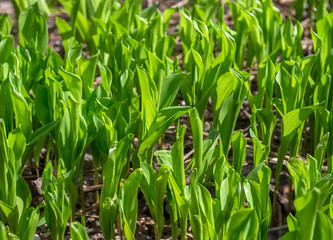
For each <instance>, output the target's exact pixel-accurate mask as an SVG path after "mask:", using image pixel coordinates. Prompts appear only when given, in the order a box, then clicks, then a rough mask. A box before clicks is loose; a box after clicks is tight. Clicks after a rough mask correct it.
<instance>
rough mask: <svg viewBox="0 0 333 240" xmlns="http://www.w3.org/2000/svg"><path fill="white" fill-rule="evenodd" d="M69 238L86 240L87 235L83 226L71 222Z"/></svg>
mask: <svg viewBox="0 0 333 240" xmlns="http://www.w3.org/2000/svg"><path fill="white" fill-rule="evenodd" d="M70 232H71V238H72V239H77V240H88V239H89V237H88V234H87V232H86V230H85V228H84V226H83V225H82V224H81V223H79V222H72V223H71V224H70Z"/></svg>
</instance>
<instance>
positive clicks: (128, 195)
mask: <svg viewBox="0 0 333 240" xmlns="http://www.w3.org/2000/svg"><path fill="white" fill-rule="evenodd" d="M142 174H143V170H142V169H139V168H138V169H135V170H134V172H132V173H131V175H130V176H129V177H128V178H127V179H126V180H125V181H124V183H123V185H122V187H121V191H120V207H121V212H122V215H123V221H124V234H125V237H126V239H133V240H134V239H135V238H134V234H135V228H136V220H137V214H138V197H137V194H138V188H139V184H140V179H141V176H142Z"/></svg>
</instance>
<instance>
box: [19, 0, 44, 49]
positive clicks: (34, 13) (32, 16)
mask: <svg viewBox="0 0 333 240" xmlns="http://www.w3.org/2000/svg"><path fill="white" fill-rule="evenodd" d="M18 27H19V37H20V44H21V45H22V46H24V47H26V46H28V44H29V43H30V41H33V43H34V45H35V48H36V50H39V51H40V52H41V53H42V54H44V53H45V52H46V49H47V45H48V41H49V37H48V28H47V18H46V16H45V15H44V14H42V12H41V11H40V8H39V6H38V4H37V3H35V4H33V5H32V6H30V7H29V8H27V9H25V10H24V11H23V12H21V14H20V16H19V19H18Z"/></svg>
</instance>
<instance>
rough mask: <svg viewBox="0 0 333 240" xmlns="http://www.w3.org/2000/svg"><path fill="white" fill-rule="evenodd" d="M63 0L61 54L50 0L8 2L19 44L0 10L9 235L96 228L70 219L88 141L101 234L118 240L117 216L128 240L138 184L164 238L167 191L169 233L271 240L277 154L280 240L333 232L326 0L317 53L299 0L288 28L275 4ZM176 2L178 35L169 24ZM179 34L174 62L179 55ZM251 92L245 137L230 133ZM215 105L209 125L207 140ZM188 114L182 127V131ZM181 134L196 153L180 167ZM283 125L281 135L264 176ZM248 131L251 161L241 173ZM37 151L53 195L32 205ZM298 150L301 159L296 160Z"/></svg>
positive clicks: (2, 232) (316, 27)
mask: <svg viewBox="0 0 333 240" xmlns="http://www.w3.org/2000/svg"><path fill="white" fill-rule="evenodd" d="M53 2H54V1H53ZM59 2H60V3H61V4H62V6H63V8H64V11H66V12H68V14H69V15H70V22H67V21H65V20H64V19H61V18H56V25H57V28H58V30H59V32H60V34H61V36H62V42H63V47H64V50H65V55H64V57H61V56H60V55H59V54H58V53H57V52H55V51H54V50H53V49H52V48H48V40H49V39H48V27H47V21H48V16H49V14H50V9H49V7H48V5H47V4H46V3H45V2H44V1H43V0H38V1H27V0H26V1H24V0H20V1H19V0H13V3H14V6H15V10H16V13H17V16H18V18H17V20H18V32H19V42H18V45H17V47H14V36H13V35H11V30H12V25H13V23H12V19H11V18H10V17H9V16H8V15H7V14H4V15H2V16H0V103H1V107H0V171H1V173H0V178H1V179H0V220H1V222H2V223H1V222H0V239H3V240H6V239H21V240H32V239H34V234H35V232H36V229H37V227H38V226H40V225H42V224H45V223H46V224H47V226H48V228H49V231H50V233H51V236H52V239H54V240H58V239H63V237H64V234H65V231H66V226H67V223H68V222H70V234H71V237H72V239H88V235H87V233H86V232H85V229H84V226H83V225H82V224H81V223H78V222H75V221H76V220H78V219H76V217H75V216H76V214H75V213H76V209H75V204H76V202H77V200H78V197H79V195H80V196H81V200H83V201H84V198H83V189H82V181H83V163H84V157H85V153H86V152H87V151H88V150H89V151H90V152H91V153H92V157H93V163H94V171H95V175H96V177H97V178H96V179H97V181H98V174H99V173H98V170H100V169H101V171H102V177H103V187H102V189H101V192H100V195H98V196H96V201H99V203H100V213H99V222H100V227H101V231H102V233H103V235H104V237H105V239H107V240H109V239H113V238H115V228H116V227H118V228H119V229H120V230H121V233H123V234H124V236H125V237H126V239H134V238H135V231H136V220H137V212H138V198H137V193H138V190H139V189H141V190H140V191H142V193H143V194H144V197H145V199H146V202H147V204H148V207H149V210H150V213H151V215H152V217H153V219H154V222H155V237H156V239H160V237H161V234H162V231H163V228H164V223H165V216H164V215H165V214H164V212H165V211H164V207H165V202H166V204H168V208H169V212H170V219H171V228H172V237H173V239H176V238H177V237H180V238H181V239H186V238H187V235H186V233H187V232H188V227H189V226H188V224H189V225H190V226H191V231H192V234H193V236H194V238H195V239H266V238H267V234H268V229H269V227H270V225H271V221H274V219H275V218H276V216H277V215H276V214H277V198H278V192H279V177H280V174H281V171H282V167H283V164H284V163H286V165H287V169H288V172H289V175H290V178H291V183H292V184H293V186H294V191H295V201H294V205H295V208H296V214H295V215H292V214H290V215H289V216H288V218H287V223H288V228H289V232H288V233H286V234H285V235H284V236H283V237H282V239H302V240H304V239H333V138H332V133H331V131H332V126H333V125H332V124H333V122H332V121H333V105H332V102H333V84H331V83H332V80H331V76H332V73H333V72H332V71H333V51H332V47H333V13H329V12H328V9H329V6H332V1H328V0H323V1H318V2H317V1H314V0H312V1H308V2H309V3H308V4H309V6H310V7H311V8H314V7H316V9H317V11H316V12H315V14H313V15H312V16H311V22H312V25H313V28H312V29H311V36H312V41H313V49H314V53H313V54H312V55H306V56H304V55H303V48H302V37H303V27H302V25H301V24H300V23H299V21H301V20H302V13H303V11H304V7H305V3H306V1H305V0H303V1H296V4H295V9H296V17H297V19H298V20H299V21H297V20H296V21H295V22H294V23H293V22H292V21H291V19H286V20H284V21H283V20H282V19H283V17H282V15H281V13H280V11H279V10H278V9H277V8H276V7H275V6H274V5H273V3H272V1H271V0H261V1H259V0H251V1H247V0H238V1H231V0H227V1H225V2H226V4H225V5H224V4H220V1H217V0H195V1H193V5H188V6H186V7H184V8H181V9H166V10H165V11H164V12H163V13H161V12H160V11H159V10H157V9H156V6H155V5H153V6H151V7H148V8H145V9H142V0H126V1H124V2H123V3H122V4H120V3H119V1H107V0H95V1H93V0H80V1H79V0H77V1H66V0H59ZM330 4H331V5H330ZM225 9H229V10H230V11H231V14H232V20H233V23H234V25H233V28H231V27H230V26H228V25H227V24H226V22H225V20H224V13H225ZM175 11H179V14H180V23H179V24H178V32H177V33H173V34H168V27H169V21H170V19H171V16H172V15H173V14H174V12H175ZM178 38H179V39H180V41H181V46H182V56H183V57H182V59H181V64H180V61H179V59H178V58H177V57H176V55H177V54H176V52H175V50H174V48H175V46H176V44H177V41H178V40H177V39H178ZM83 46H84V49H83ZM83 51H86V52H88V53H89V56H90V57H88V58H84V57H83V56H82V53H83ZM251 69H256V71H255V73H256V74H253V73H252V70H251ZM96 77H100V79H101V84H99V85H97V86H96V85H95V84H94V83H95V79H96ZM253 77H254V78H253ZM253 82H255V83H256V84H253ZM251 86H252V88H251ZM253 86H255V89H253ZM179 92H180V94H179ZM180 96H181V98H182V99H183V100H184V102H185V106H182V105H180V104H179V101H178V100H179V99H178V98H179V97H180ZM245 99H246V100H247V101H248V104H249V106H250V108H251V113H252V115H251V117H250V122H251V129H250V134H251V139H246V138H245V137H244V136H243V131H242V130H238V131H235V126H236V121H237V118H238V116H239V113H240V110H241V107H242V105H243V103H244V100H245ZM208 104H209V105H210V106H211V107H210V108H209V109H211V112H212V114H213V123H212V126H211V128H210V130H209V135H208V136H207V137H206V138H205V139H203V136H204V135H203V122H204V118H205V111H207V105H208ZM184 116H185V118H187V119H188V124H187V125H186V126H181V124H180V118H181V117H184ZM173 124H174V126H175V129H176V141H175V142H174V143H173V146H172V149H171V151H168V150H163V149H162V148H163V138H164V133H165V131H166V130H167V129H168V128H169V127H170V126H171V125H173ZM187 131H188V132H190V134H191V136H192V139H193V148H194V153H193V157H192V160H191V162H190V165H189V166H187V167H186V166H185V164H184V137H185V134H186V132H187ZM304 134H307V135H309V138H308V140H307V141H304ZM274 135H279V136H280V138H279V139H280V144H279V147H278V156H277V163H276V165H274V174H271V172H272V170H271V165H270V166H269V165H268V156H269V154H270V148H271V141H272V137H273V136H274ZM134 137H137V138H138V146H137V147H133V138H134ZM249 140H251V145H252V149H253V157H252V158H253V159H252V160H253V169H252V171H251V172H250V173H246V174H245V173H244V172H243V171H242V168H243V164H244V161H245V159H246V156H247V154H248V152H247V150H248V145H247V142H248V141H249ZM305 145H306V146H305ZM157 146H159V149H157ZM231 146H232V147H231ZM43 148H45V149H46V150H47V152H46V157H45V159H43V161H45V168H44V170H43V172H42V187H41V191H42V193H43V198H44V201H43V203H41V204H40V205H39V206H37V207H32V206H31V199H32V197H31V192H30V189H29V186H28V184H27V183H26V181H25V180H24V178H23V177H22V173H23V170H24V168H25V166H26V164H27V163H30V162H32V163H33V164H35V165H36V166H37V169H38V166H39V161H40V157H39V156H40V153H41V151H42V149H43ZM304 149H305V150H306V153H307V155H306V160H305V159H304V158H301V157H299V155H302V153H304V151H303V150H304ZM286 155H288V156H289V158H288V160H287V161H285V158H286ZM185 167H186V168H185ZM37 174H39V171H38V170H37ZM272 175H273V176H272ZM187 179H188V181H187ZM271 179H274V180H275V189H274V193H273V194H271V197H270V191H271V190H270V183H271ZM78 181H80V184H79V185H80V187H79V188H78V187H77V185H78ZM208 186H212V187H213V189H214V191H215V192H214V193H212V192H211V191H208V188H207V187H208ZM165 195H166V196H165ZM271 200H272V201H271ZM83 203H84V202H83ZM81 206H82V208H84V204H81ZM83 210H84V209H83ZM83 212H84V211H83ZM188 220H189V222H188ZM83 224H84V221H83Z"/></svg>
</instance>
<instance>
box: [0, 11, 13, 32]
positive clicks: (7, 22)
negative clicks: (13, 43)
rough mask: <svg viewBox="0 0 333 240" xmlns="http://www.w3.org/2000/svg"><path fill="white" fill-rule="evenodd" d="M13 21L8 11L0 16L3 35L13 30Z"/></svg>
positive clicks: (0, 29) (0, 30)
mask: <svg viewBox="0 0 333 240" xmlns="http://www.w3.org/2000/svg"><path fill="white" fill-rule="evenodd" d="M12 27H13V21H12V19H11V18H10V17H9V15H8V13H5V14H3V15H1V16H0V33H1V34H2V36H6V35H9V34H10V32H11V31H12Z"/></svg>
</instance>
